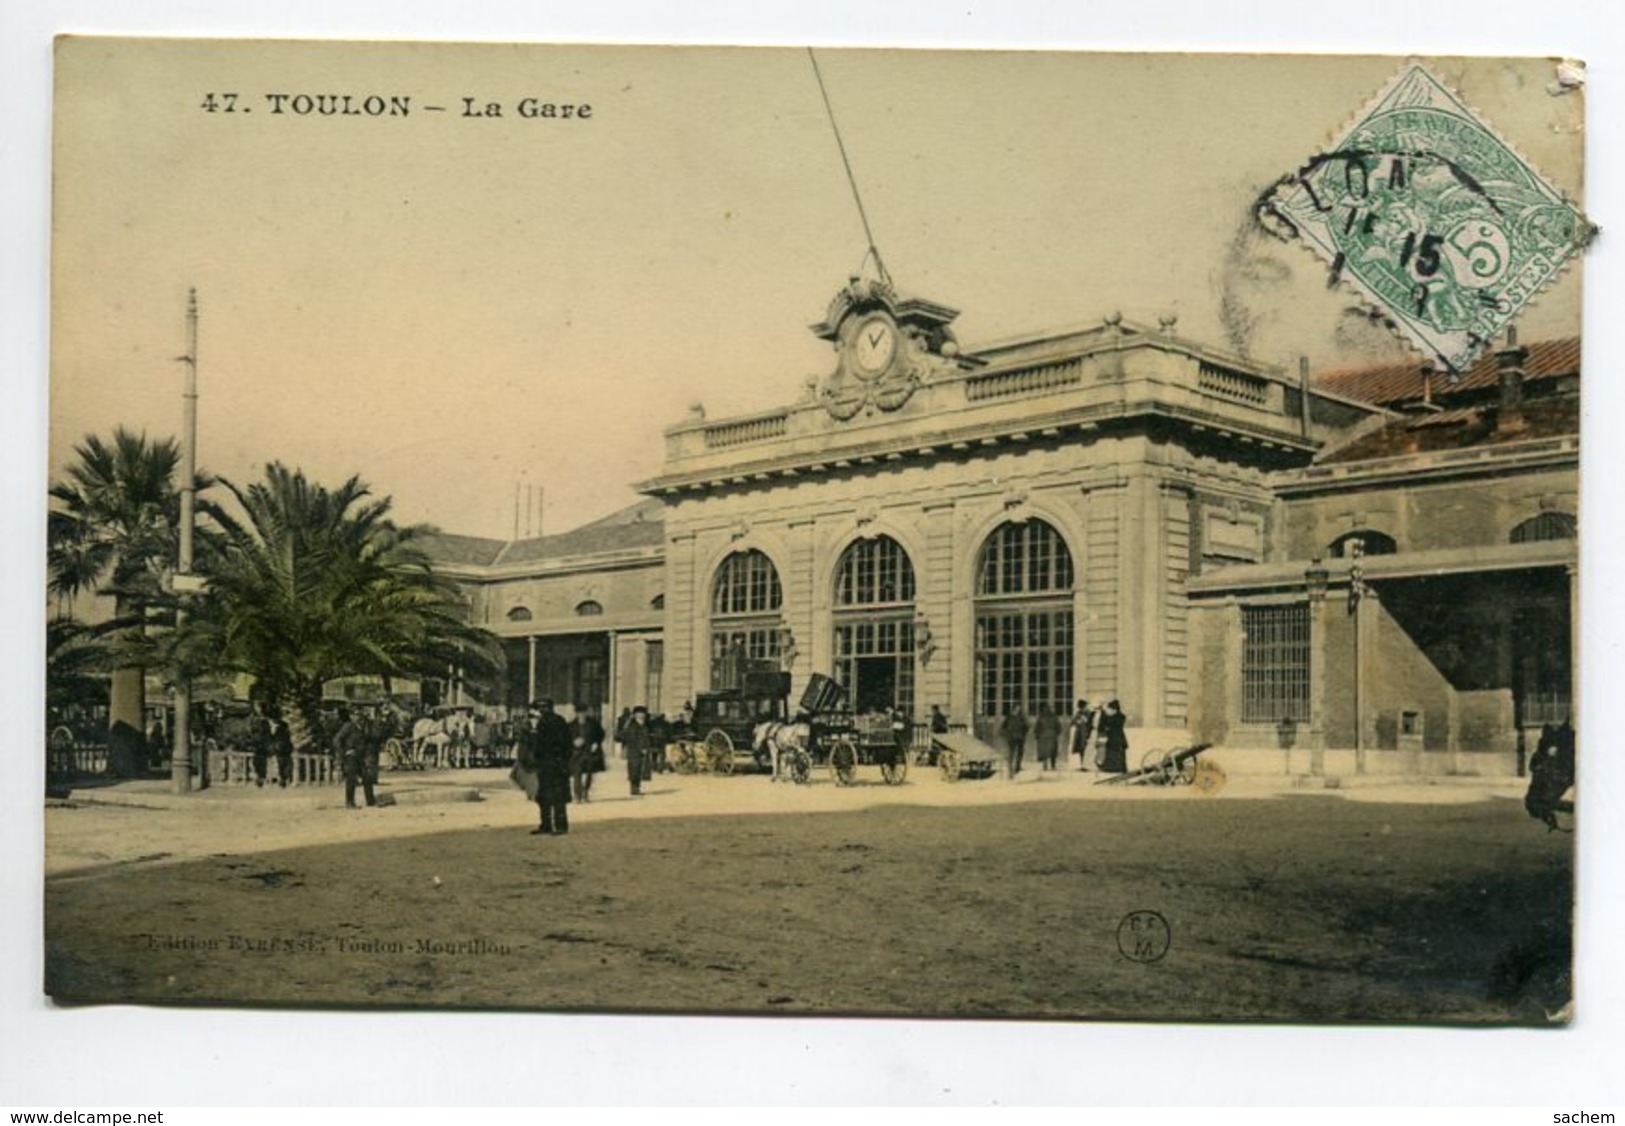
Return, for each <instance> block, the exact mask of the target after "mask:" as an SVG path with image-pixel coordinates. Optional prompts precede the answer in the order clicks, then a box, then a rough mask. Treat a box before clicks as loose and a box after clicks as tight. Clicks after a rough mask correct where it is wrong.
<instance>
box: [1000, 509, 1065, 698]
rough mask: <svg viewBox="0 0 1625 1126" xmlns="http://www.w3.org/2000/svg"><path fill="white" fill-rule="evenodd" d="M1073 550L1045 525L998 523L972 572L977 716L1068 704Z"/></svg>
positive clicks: (1038, 522) (1035, 523)
mask: <svg viewBox="0 0 1625 1126" xmlns="http://www.w3.org/2000/svg"><path fill="white" fill-rule="evenodd" d="M1073 582H1074V577H1073V568H1072V553H1071V552H1069V551H1068V550H1067V547H1066V541H1065V540H1063V539H1061V534H1060V533H1059V532H1057V531H1056V530H1055V529H1054V528H1053V527H1052V526H1051V525H1049V524H1046V523H1045V522H1044V521H1042V520H1027V521H1024V522H1022V523H1008V524H1001V525H999V527H997V528H996V529H994V531H993V534H992V535H990V536H988V538H987V542H986V543H985V544H983V545H982V553H981V557H980V559H979V560H978V562H977V571H976V711H977V714H978V715H982V716H1002V715H1007V714H1009V712H1010V710H1011V709H1012V708H1015V707H1018V706H1019V707H1020V708H1021V710H1022V711H1024V712H1026V713H1028V714H1029V715H1030V714H1032V713H1034V712H1036V711H1037V710H1038V709H1039V707H1040V706H1041V705H1047V706H1048V707H1049V709H1050V710H1051V711H1053V712H1055V713H1056V714H1057V715H1065V714H1066V713H1067V712H1068V711H1069V710H1070V707H1071V696H1072V669H1073V631H1072V586H1073Z"/></svg>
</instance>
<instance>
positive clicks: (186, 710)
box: [169, 289, 209, 794]
mask: <svg viewBox="0 0 1625 1126" xmlns="http://www.w3.org/2000/svg"><path fill="white" fill-rule="evenodd" d="M179 358H180V362H181V363H183V364H185V365H186V390H185V392H184V393H183V395H182V399H181V401H182V404H183V406H184V414H185V425H184V426H183V427H182V433H181V442H182V445H181V529H180V531H181V545H180V559H179V561H178V566H177V567H176V570H175V577H174V579H173V590H174V592H175V593H176V594H177V595H180V596H182V598H183V601H182V602H181V603H180V605H179V607H178V608H177V609H176V611H175V631H176V633H180V632H182V631H184V629H185V628H186V616H187V615H186V603H185V601H184V597H185V596H186V595H188V594H195V593H197V591H198V590H199V589H200V588H201V585H202V584H201V583H200V582H199V581H198V578H197V576H196V575H194V574H192V526H193V523H194V515H193V513H194V509H195V507H196V504H197V290H196V289H192V290H190V291H189V292H188V293H187V296H186V355H184V356H181V357H179ZM169 777H170V785H171V788H172V789H173V790H174V792H175V793H177V794H184V793H186V792H188V791H189V790H191V788H192V678H191V676H190V675H188V674H187V673H186V672H185V671H184V670H183V671H182V673H181V676H180V677H179V678H178V680H177V682H176V684H175V745H174V747H173V749H172V750H171V751H170V760H169ZM208 784H209V764H208V762H207V760H206V758H205V761H202V762H200V763H199V764H198V787H199V788H200V789H201V788H203V787H206V786H207V785H208Z"/></svg>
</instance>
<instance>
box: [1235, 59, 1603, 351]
mask: <svg viewBox="0 0 1625 1126" xmlns="http://www.w3.org/2000/svg"><path fill="white" fill-rule="evenodd" d="M1259 216H1260V219H1261V220H1262V221H1263V222H1264V223H1265V226H1266V227H1268V228H1270V229H1271V230H1274V231H1275V233H1277V234H1281V235H1283V236H1285V237H1293V236H1294V235H1295V236H1297V237H1299V238H1301V239H1302V240H1303V242H1304V244H1305V245H1306V246H1308V247H1309V248H1310V249H1311V250H1313V251H1314V253H1315V254H1316V255H1317V256H1319V257H1320V258H1322V259H1323V260H1324V261H1325V262H1326V263H1327V264H1328V265H1329V266H1330V267H1331V278H1332V282H1333V283H1334V284H1335V283H1336V282H1337V281H1345V282H1347V283H1348V284H1349V285H1351V286H1353V287H1354V288H1355V289H1356V290H1357V291H1359V293H1360V294H1361V295H1362V296H1363V297H1364V298H1365V299H1366V300H1367V301H1368V302H1370V303H1371V304H1372V305H1374V306H1375V307H1376V308H1377V309H1378V310H1380V311H1381V312H1382V313H1384V314H1386V315H1387V316H1388V317H1389V318H1391V320H1392V323H1393V324H1394V326H1395V327H1396V328H1397V329H1398V331H1399V332H1400V334H1401V335H1402V336H1404V337H1405V338H1407V339H1408V340H1409V341H1411V342H1412V343H1413V344H1415V345H1416V346H1417V347H1419V348H1421V349H1422V350H1423V351H1424V352H1426V353H1427V354H1428V355H1429V356H1430V357H1432V358H1434V359H1436V360H1437V361H1438V362H1440V363H1441V364H1443V365H1444V367H1445V368H1446V369H1447V370H1449V371H1453V372H1460V371H1463V370H1465V369H1466V368H1467V367H1468V366H1469V365H1470V364H1471V363H1472V362H1473V360H1474V359H1475V358H1476V357H1477V356H1478V354H1479V353H1480V352H1481V351H1482V350H1483V349H1484V347H1485V346H1486V345H1487V344H1488V343H1489V342H1490V341H1492V340H1493V339H1494V338H1495V336H1496V335H1497V334H1498V333H1499V332H1500V331H1501V330H1502V329H1504V328H1505V327H1506V326H1507V325H1508V324H1509V323H1510V322H1511V321H1512V320H1513V319H1514V318H1516V317H1517V316H1518V314H1519V312H1520V311H1522V309H1523V308H1524V306H1526V305H1527V304H1528V303H1529V302H1530V301H1531V300H1532V299H1533V298H1534V297H1535V295H1536V294H1538V293H1539V292H1540V291H1541V290H1542V289H1544V288H1545V287H1546V285H1547V284H1548V283H1549V282H1551V280H1552V279H1553V278H1555V277H1556V276H1557V275H1558V274H1559V273H1560V272H1561V271H1562V269H1563V267H1564V265H1565V264H1566V263H1567V262H1568V261H1569V260H1570V259H1571V258H1573V257H1574V256H1575V255H1576V254H1578V253H1580V252H1581V251H1582V250H1583V249H1584V248H1585V246H1586V244H1587V243H1588V242H1590V240H1591V238H1592V236H1593V235H1594V234H1595V233H1596V229H1595V228H1594V227H1593V226H1592V224H1591V223H1590V222H1589V221H1588V220H1587V219H1586V217H1585V216H1584V215H1583V214H1581V212H1580V211H1579V210H1578V209H1577V208H1576V207H1575V206H1574V205H1573V204H1571V203H1570V202H1569V201H1568V200H1567V199H1565V198H1564V196H1563V195H1562V193H1561V192H1559V191H1558V190H1557V189H1556V188H1555V187H1553V186H1552V185H1551V184H1550V183H1549V182H1547V181H1546V180H1545V179H1544V178H1543V177H1542V176H1541V175H1540V174H1539V173H1538V172H1536V171H1535V170H1534V169H1533V168H1531V167H1530V166H1529V164H1528V162H1526V161H1525V160H1524V159H1523V158H1522V157H1521V156H1519V155H1518V153H1517V152H1515V151H1514V150H1513V149H1512V148H1511V147H1510V146H1509V145H1507V144H1506V142H1504V141H1503V140H1502V139H1501V138H1500V137H1499V136H1497V135H1496V133H1495V132H1494V130H1492V129H1491V128H1490V127H1489V126H1488V125H1487V124H1485V123H1484V122H1483V121H1481V120H1480V119H1479V118H1478V116H1477V115H1476V114H1475V113H1474V112H1473V111H1472V110H1471V109H1470V108H1468V106H1467V105H1466V104H1465V103H1464V102H1463V101H1462V100H1461V99H1460V98H1459V97H1457V96H1456V95H1455V94H1454V93H1453V92H1451V91H1450V90H1449V89H1448V88H1446V87H1445V86H1444V84H1443V83H1441V82H1440V81H1439V80H1438V79H1437V78H1435V77H1434V76H1433V75H1432V74H1431V73H1430V72H1429V71H1428V70H1427V69H1426V68H1425V67H1423V66H1421V65H1419V64H1411V65H1408V66H1407V67H1406V68H1405V70H1404V71H1402V72H1401V73H1400V74H1399V75H1398V77H1396V78H1395V79H1394V80H1393V81H1392V82H1390V83H1389V84H1388V86H1387V87H1385V88H1384V89H1383V90H1382V91H1381V92H1380V93H1379V94H1378V95H1377V97H1376V99H1375V100H1374V101H1373V102H1372V103H1371V104H1370V105H1369V106H1368V107H1367V108H1366V109H1364V110H1363V111H1361V112H1360V114H1359V115H1358V116H1357V117H1356V118H1355V120H1354V123H1353V124H1352V125H1350V126H1349V128H1348V129H1347V131H1346V132H1344V133H1343V135H1342V136H1341V137H1339V138H1338V139H1337V141H1336V142H1335V143H1334V144H1333V145H1332V147H1331V149H1330V151H1328V152H1326V153H1323V154H1320V155H1317V156H1315V157H1313V158H1311V159H1310V160H1309V161H1308V163H1306V164H1305V165H1304V166H1303V167H1302V168H1301V169H1299V170H1298V171H1297V172H1296V173H1295V174H1293V175H1291V176H1288V177H1286V178H1284V179H1283V180H1282V181H1281V182H1280V183H1279V184H1277V185H1276V187H1275V188H1274V189H1273V190H1272V191H1271V192H1270V193H1268V194H1267V195H1266V196H1265V197H1264V199H1263V200H1261V202H1260V207H1259ZM1282 224H1284V225H1285V229H1283V228H1282V226H1281V225H1282Z"/></svg>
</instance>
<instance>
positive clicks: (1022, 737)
mask: <svg viewBox="0 0 1625 1126" xmlns="http://www.w3.org/2000/svg"><path fill="white" fill-rule="evenodd" d="M999 734H1001V735H1003V736H1004V745H1005V746H1006V747H1007V748H1009V751H1010V777H1012V778H1014V777H1015V776H1016V775H1018V774H1020V773H1021V756H1022V755H1023V754H1024V753H1026V750H1027V717H1026V716H1024V715H1022V714H1021V705H1020V704H1011V705H1010V712H1009V714H1008V715H1006V716H1005V717H1004V723H1002V724H1001V725H1000V726H999Z"/></svg>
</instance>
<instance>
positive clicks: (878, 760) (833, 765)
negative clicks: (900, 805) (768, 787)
mask: <svg viewBox="0 0 1625 1126" xmlns="http://www.w3.org/2000/svg"><path fill="white" fill-rule="evenodd" d="M845 702H846V689H844V688H842V687H841V686H840V685H839V684H837V683H836V682H835V681H833V680H831V679H830V678H829V677H827V676H824V675H823V674H822V673H814V674H813V675H812V679H811V680H810V681H809V682H808V684H807V690H806V691H805V692H803V693H802V696H801V709H800V712H799V713H798V715H797V717H796V721H795V722H769V723H763V724H760V725H758V727H757V729H756V734H755V745H756V747H757V750H758V754H759V755H762V754H765V755H766V756H767V757H769V758H770V759H771V762H772V770H773V777H774V779H775V780H776V779H778V778H788V779H789V780H790V781H792V782H797V783H805V782H810V781H811V780H812V772H813V769H814V768H815V767H827V768H828V770H829V772H830V775H831V776H832V777H833V778H834V779H835V782H836V783H837V784H838V785H842V786H850V785H852V784H853V783H855V782H856V781H857V779H858V768H859V767H861V766H877V767H879V768H880V777H881V779H882V780H883V781H884V782H885V783H886V784H887V785H888V786H897V785H901V784H902V782H903V780H904V779H906V778H907V777H908V745H907V744H908V741H909V735H910V734H911V730H912V729H911V725H910V723H909V721H908V720H907V719H904V718H901V717H897V716H893V715H889V714H886V713H868V714H854V713H852V712H850V711H847V710H845V708H844V707H843V705H844V704H845Z"/></svg>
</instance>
